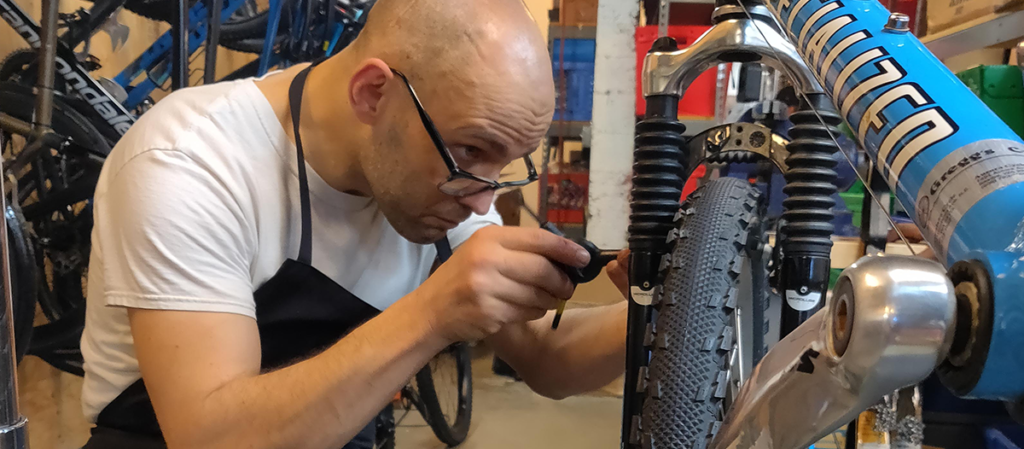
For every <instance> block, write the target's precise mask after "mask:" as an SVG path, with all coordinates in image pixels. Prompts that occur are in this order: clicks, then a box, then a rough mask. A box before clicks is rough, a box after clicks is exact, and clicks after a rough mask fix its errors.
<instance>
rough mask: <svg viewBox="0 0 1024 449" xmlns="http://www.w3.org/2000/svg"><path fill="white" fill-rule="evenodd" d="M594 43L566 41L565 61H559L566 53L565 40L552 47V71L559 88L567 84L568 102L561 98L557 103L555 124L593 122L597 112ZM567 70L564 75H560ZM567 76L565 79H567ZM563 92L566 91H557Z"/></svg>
mask: <svg viewBox="0 0 1024 449" xmlns="http://www.w3.org/2000/svg"><path fill="white" fill-rule="evenodd" d="M595 44H596V43H595V41H594V40H593V39H566V40H565V57H564V59H563V60H562V61H561V65H560V61H559V55H561V54H562V53H561V52H562V46H561V40H560V39H555V40H554V43H553V44H552V57H551V70H552V74H553V75H554V78H555V86H556V87H560V84H561V83H562V82H564V83H565V88H564V92H565V96H566V98H565V102H564V107H563V102H562V101H561V99H560V98H559V99H558V100H559V101H558V102H556V109H555V117H554V119H555V120H559V121H562V120H564V121H573V122H589V121H590V118H591V116H592V114H593V108H594V51H595V49H596V45H595ZM563 70H564V72H565V73H564V75H563V74H562V73H560V72H562V71H563ZM563 76H564V79H563ZM558 92H563V90H562V89H558V90H557V91H556V95H557V93H558Z"/></svg>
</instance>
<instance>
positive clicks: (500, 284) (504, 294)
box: [494, 278, 562, 310]
mask: <svg viewBox="0 0 1024 449" xmlns="http://www.w3.org/2000/svg"><path fill="white" fill-rule="evenodd" d="M494 282H495V285H494V292H495V294H494V297H496V298H498V299H499V300H501V301H502V302H504V303H506V304H509V305H512V306H514V307H518V308H532V309H544V310H552V309H555V308H557V307H558V305H559V304H561V303H562V300H561V299H559V298H557V297H555V296H553V295H551V294H550V293H548V292H547V291H546V290H544V289H542V288H540V287H537V286H534V285H526V284H521V283H519V282H516V281H513V280H511V279H507V278H498V279H496V280H495V281H494Z"/></svg>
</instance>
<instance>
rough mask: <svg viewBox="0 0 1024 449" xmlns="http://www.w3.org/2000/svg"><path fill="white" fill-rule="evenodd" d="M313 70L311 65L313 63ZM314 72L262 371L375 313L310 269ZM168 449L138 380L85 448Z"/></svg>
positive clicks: (355, 445) (295, 105) (266, 318)
mask: <svg viewBox="0 0 1024 449" xmlns="http://www.w3.org/2000/svg"><path fill="white" fill-rule="evenodd" d="M314 65H315V64H314ZM312 67H313V66H312V65H311V66H310V67H307V68H306V69H304V70H303V71H301V72H299V74H298V75H296V76H295V79H294V80H292V83H291V87H290V88H289V89H288V101H289V106H290V107H291V111H292V127H293V129H294V130H295V147H296V151H295V153H296V157H297V159H298V174H299V201H300V204H301V213H302V234H301V235H302V237H301V240H300V245H299V254H298V258H297V259H288V260H286V261H285V262H284V264H283V265H281V268H279V269H278V270H277V273H276V274H274V276H273V277H271V278H270V279H269V280H267V282H266V283H264V284H263V285H262V286H260V287H259V288H258V289H256V291H255V292H254V293H253V298H254V299H255V302H256V325H257V327H258V328H259V333H260V345H261V349H262V361H261V364H260V367H261V370H262V371H267V370H271V369H274V368H280V367H283V366H286V365H288V364H291V363H294V362H297V361H299V360H303V359H306V358H309V357H311V356H313V355H315V354H317V353H318V352H320V351H321V350H323V349H325V348H327V347H329V346H331V345H332V344H334V343H335V342H337V341H338V340H340V339H341V338H342V337H343V336H344V335H346V334H348V333H349V332H351V331H352V330H353V329H355V328H356V327H357V326H359V325H360V324H362V323H363V322H365V321H367V320H369V319H370V318H373V317H374V316H376V315H377V314H378V313H380V312H379V311H378V310H377V309H376V308H374V307H373V306H371V305H369V304H367V303H365V302H363V301H362V300H361V299H359V298H358V297H356V296H355V295H353V294H352V293H350V292H349V291H348V290H346V289H345V288H344V287H342V286H340V285H338V284H337V283H335V282H334V281H333V280H331V278H329V277H327V276H326V275H324V274H323V273H321V272H320V271H319V270H317V269H316V268H313V266H312V264H311V261H312V252H313V238H312V219H311V217H310V204H309V186H308V185H307V182H306V163H305V160H304V158H303V152H302V139H301V138H300V137H299V115H300V113H299V111H300V110H301V109H300V106H301V103H302V91H303V88H304V85H305V82H306V77H307V75H308V74H309V71H310V69H311V68H312ZM434 246H435V247H436V248H437V254H438V258H439V259H440V260H441V262H444V261H445V260H447V259H448V257H449V256H451V246H450V245H449V243H448V239H447V237H446V238H444V239H442V240H440V241H439V242H437V243H435V244H434ZM374 424H375V423H374V422H372V421H371V422H370V423H369V424H368V425H367V426H366V427H365V428H363V430H362V431H360V432H359V434H358V435H356V437H355V438H354V439H353V440H352V441H351V442H349V443H348V444H346V445H345V446H344V447H343V449H371V448H373V444H374V439H375V434H376V428H375V427H376V426H375V425H374ZM128 447H130V448H134V449H150V448H153V449H157V448H159V449H165V448H166V447H167V445H166V444H165V443H164V439H163V435H162V434H161V432H160V426H159V424H157V420H156V414H155V412H154V411H153V405H152V403H150V400H149V394H148V393H147V392H146V385H145V383H143V381H142V379H139V380H138V381H136V382H135V383H133V384H132V385H131V386H129V387H128V388H127V389H125V390H124V391H123V392H121V394H120V395H118V396H117V398H115V399H114V400H113V401H112V402H111V403H110V404H108V405H107V406H106V407H105V408H104V409H103V411H102V412H100V415H99V417H98V418H97V420H96V427H95V428H93V429H92V437H91V438H90V439H89V442H88V443H87V444H86V445H85V447H84V448H83V449H115V448H117V449H120V448H128Z"/></svg>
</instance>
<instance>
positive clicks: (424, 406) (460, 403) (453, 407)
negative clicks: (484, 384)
mask: <svg viewBox="0 0 1024 449" xmlns="http://www.w3.org/2000/svg"><path fill="white" fill-rule="evenodd" d="M470 359H471V357H470V353H469V345H467V344H466V343H457V344H454V345H451V346H449V347H448V348H446V349H445V350H444V351H441V352H440V353H439V354H438V355H436V356H434V358H433V359H431V360H430V363H429V364H427V366H425V367H423V369H421V370H420V371H419V372H418V373H416V388H417V390H418V391H419V399H420V402H421V404H416V407H417V409H419V411H420V414H422V415H423V419H424V420H425V421H426V422H427V424H429V425H430V428H431V429H432V430H433V431H434V435H436V436H437V438H438V439H439V440H441V442H442V443H444V444H447V445H448V446H457V445H459V444H461V443H462V442H463V441H465V440H466V436H467V435H468V434H469V421H470V416H471V415H472V413H473V374H472V370H471V367H470V365H471V360H470Z"/></svg>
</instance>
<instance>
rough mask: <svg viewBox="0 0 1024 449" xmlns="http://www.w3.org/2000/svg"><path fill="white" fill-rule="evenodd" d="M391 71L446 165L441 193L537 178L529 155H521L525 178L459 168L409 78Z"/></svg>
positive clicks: (522, 183)
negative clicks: (484, 174) (501, 179)
mask: <svg viewBox="0 0 1024 449" xmlns="http://www.w3.org/2000/svg"><path fill="white" fill-rule="evenodd" d="M391 72H393V73H394V74H395V76H397V77H399V78H401V79H402V81H403V82H404V83H405V87H406V88H408V89H409V95H411V96H412V102H413V103H414V104H415V105H416V110H417V111H418V112H419V113H420V121H422V122H423V127H424V128H425V129H426V130H427V134H429V135H430V140H432V141H433V142H434V146H435V147H437V152H438V153H441V159H442V160H444V165H445V166H447V167H448V179H447V180H445V181H444V182H442V183H440V184H438V185H437V189H438V190H440V191H441V193H444V194H445V195H451V196H454V197H457V198H461V197H466V196H470V195H475V194H477V193H480V192H483V191H485V190H498V189H500V188H503V187H519V186H525V185H527V184H529V183H531V182H533V181H536V180H537V169H536V168H534V166H533V160H531V159H530V156H523V163H525V164H526V173H527V174H526V179H522V180H518V181H506V182H498V181H495V180H493V179H488V178H484V177H481V176H477V175H474V174H472V173H470V172H468V171H465V170H463V169H461V168H459V166H458V164H456V163H455V158H454V157H452V152H451V151H449V150H448V146H447V145H445V143H444V140H443V139H441V133H439V132H438V131H437V127H436V126H434V122H433V121H432V120H430V116H429V115H427V111H426V110H424V109H423V103H420V98H419V97H418V96H417V95H416V90H414V89H413V88H412V84H409V79H408V78H406V77H405V75H404V74H402V72H399V71H398V70H395V69H391Z"/></svg>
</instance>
